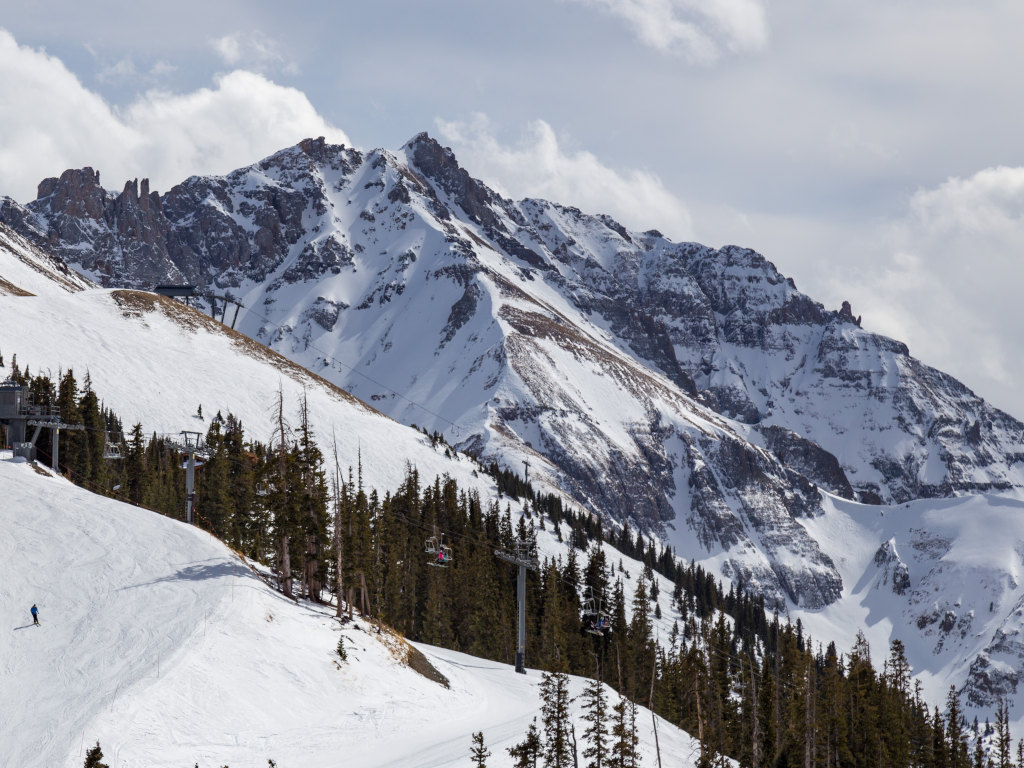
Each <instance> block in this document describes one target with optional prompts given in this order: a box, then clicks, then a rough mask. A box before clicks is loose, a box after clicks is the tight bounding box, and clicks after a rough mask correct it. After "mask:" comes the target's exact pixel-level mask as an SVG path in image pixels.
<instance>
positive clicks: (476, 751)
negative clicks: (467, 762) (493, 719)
mask: <svg viewBox="0 0 1024 768" xmlns="http://www.w3.org/2000/svg"><path fill="white" fill-rule="evenodd" d="M469 754H470V755H471V756H472V758H473V765H475V766H476V768H487V758H488V757H490V756H491V750H489V749H488V748H487V747H485V746H484V733H483V731H477V732H476V733H474V734H473V746H471V747H470V748H469Z"/></svg>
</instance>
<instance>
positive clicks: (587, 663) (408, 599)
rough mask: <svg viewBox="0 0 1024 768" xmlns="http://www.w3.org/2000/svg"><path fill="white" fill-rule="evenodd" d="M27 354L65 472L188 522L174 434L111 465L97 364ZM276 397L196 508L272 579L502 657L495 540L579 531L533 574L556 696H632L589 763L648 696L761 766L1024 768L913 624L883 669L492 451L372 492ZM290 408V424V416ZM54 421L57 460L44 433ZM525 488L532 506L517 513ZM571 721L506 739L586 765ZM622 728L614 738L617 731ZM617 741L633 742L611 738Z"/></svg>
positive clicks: (220, 425) (718, 753) (230, 432)
mask: <svg viewBox="0 0 1024 768" xmlns="http://www.w3.org/2000/svg"><path fill="white" fill-rule="evenodd" d="M12 369H13V373H14V378H15V380H16V381H18V382H19V383H21V384H24V385H26V386H28V387H29V389H30V391H31V393H32V395H33V397H34V399H35V402H36V403H46V404H54V405H57V406H59V407H60V409H61V417H62V419H63V420H64V421H65V422H67V423H76V424H82V425H84V426H86V427H87V429H86V430H84V431H81V432H65V433H63V434H62V436H61V454H60V455H61V464H62V470H64V471H65V472H66V473H67V474H68V476H69V477H70V478H71V479H72V480H74V481H75V482H78V483H79V484H81V485H83V486H85V487H87V488H89V489H90V490H93V491H96V492H101V493H105V494H107V495H111V496H116V497H119V498H121V499H123V500H126V501H128V502H130V503H133V504H137V505H139V506H143V507H146V508H148V509H152V510H154V511H157V512H160V513H162V514H165V515H169V516H171V517H174V518H177V519H183V518H184V510H185V488H184V472H183V471H182V469H181V457H180V456H179V455H178V454H177V452H176V451H175V450H174V449H173V448H172V447H171V446H170V445H169V444H168V443H166V442H165V441H163V440H161V439H160V438H159V437H158V436H156V435H149V436H147V435H146V433H145V431H144V430H143V427H142V425H141V424H135V425H134V426H133V427H132V428H131V429H130V430H128V432H127V434H126V435H125V441H124V447H123V451H122V458H120V459H118V460H115V461H110V460H104V459H103V447H104V441H105V440H106V434H107V433H108V432H114V433H120V432H121V430H122V427H121V423H120V420H119V419H118V417H117V416H116V414H114V413H112V412H111V411H110V410H109V409H107V408H105V407H104V406H103V404H102V401H101V400H100V399H99V397H98V395H97V393H96V392H95V391H94V390H93V388H92V385H91V382H90V380H89V377H88V375H87V376H86V377H85V380H84V382H83V385H82V386H81V387H80V386H79V385H78V383H77V380H76V379H75V376H74V373H73V372H72V371H70V370H69V371H66V372H62V373H61V374H60V375H59V377H58V380H57V381H56V382H53V381H51V380H50V379H49V378H48V377H46V376H42V375H35V376H33V375H31V374H30V373H29V372H28V371H27V370H25V371H19V370H18V368H17V364H16V362H13V365H12ZM275 406H276V413H277V416H276V429H275V437H274V439H272V440H271V441H270V442H269V443H267V444H264V443H261V442H259V441H255V440H252V439H249V438H247V437H246V435H245V432H244V429H243V425H242V423H241V421H240V420H239V419H237V418H236V417H234V416H233V415H232V414H230V413H228V414H227V415H221V414H220V413H218V414H217V415H215V416H214V417H212V418H211V420H210V424H209V426H208V428H207V430H206V435H205V437H206V444H207V449H208V458H207V459H206V460H205V462H204V464H203V466H202V468H201V469H200V470H199V473H198V480H197V497H196V510H197V517H196V520H197V524H199V525H201V526H203V527H205V528H207V529H208V530H210V531H211V532H212V533H214V534H215V535H217V536H218V537H219V538H220V539H222V540H223V541H224V542H225V543H226V544H228V545H229V546H231V547H232V548H234V549H235V550H237V551H238V552H239V553H241V554H243V555H245V556H246V557H248V558H250V559H252V560H255V561H259V562H261V563H264V564H266V565H268V566H269V567H270V568H272V569H273V571H274V573H275V574H276V577H277V587H278V588H279V589H280V590H281V591H282V592H284V593H285V594H287V595H289V596H291V597H293V598H296V599H298V598H304V599H308V600H312V601H315V602H333V603H334V604H335V606H336V610H337V612H338V614H339V615H341V614H342V613H343V612H353V611H359V612H360V613H361V614H363V615H364V616H365V617H366V618H367V619H368V620H371V621H379V622H382V623H384V624H387V625H389V626H390V627H392V628H393V629H395V630H396V631H398V632H400V633H402V634H403V635H405V636H406V637H408V638H410V639H412V640H417V641H422V642H425V643H430V644H433V645H438V646H442V647H445V648H450V649H453V650H457V651H462V652H465V653H469V654H472V655H475V656H479V657H484V658H488V659H493V660H497V661H503V662H508V663H511V662H512V661H513V659H514V657H515V652H516V602H515V579H516V573H515V569H514V568H513V567H512V566H510V565H509V564H507V563H506V562H504V561H502V560H500V559H498V558H497V557H495V556H494V552H495V550H509V549H511V548H512V547H513V546H514V545H515V544H516V543H517V542H525V543H526V546H527V547H528V549H529V550H530V551H531V552H532V553H534V554H536V552H537V536H538V532H541V531H549V532H550V533H551V534H552V535H553V536H555V537H556V538H557V539H558V540H561V541H565V542H566V543H567V547H566V548H565V552H564V554H560V555H558V556H557V557H553V558H552V557H545V558H542V559H541V560H540V561H539V563H538V565H539V567H538V569H537V571H536V572H530V573H529V575H528V579H527V601H526V602H527V661H528V664H529V665H530V666H531V667H535V668H539V669H541V670H544V671H545V672H546V673H548V674H547V675H546V676H545V681H546V682H545V685H546V686H548V687H549V688H550V687H551V686H554V688H553V689H552V690H554V693H553V694H552V695H554V696H556V698H557V697H558V696H561V695H562V694H561V693H560V692H559V690H560V689H559V688H558V686H559V685H562V684H563V683H564V675H567V674H573V675H581V676H584V677H588V678H591V679H592V680H594V681H599V682H604V683H607V684H608V685H609V686H611V687H612V688H613V689H614V690H615V691H617V692H618V693H619V694H620V695H621V697H622V699H621V700H620V703H619V705H614V706H612V707H611V712H609V707H608V706H607V705H606V704H605V703H603V699H602V697H601V696H599V695H598V693H597V691H598V689H599V688H600V686H599V685H598V687H597V688H593V687H588V688H587V692H586V693H585V695H584V699H583V711H584V713H585V717H584V720H585V721H586V722H587V723H588V730H587V731H586V733H584V734H581V737H585V738H581V742H585V745H584V749H585V750H591V751H589V752H587V751H584V753H583V757H584V759H585V760H587V761H588V762H587V763H586V765H587V766H594V767H595V768H601V766H609V767H610V768H620V766H627V765H634V764H635V760H636V755H635V754H634V752H630V751H629V750H628V749H626V746H624V745H626V744H627V742H629V739H630V738H634V739H635V728H636V723H635V720H636V712H635V708H634V709H630V707H631V706H633V705H634V704H635V703H639V704H643V705H646V706H649V707H651V708H652V709H653V710H654V711H656V712H657V713H658V714H659V715H661V716H662V717H664V718H665V719H666V720H668V721H669V722H671V723H673V724H675V725H678V726H680V727H681V728H683V729H684V730H686V731H688V732H689V733H691V734H695V735H696V736H697V737H698V739H699V743H700V756H699V765H701V766H715V765H725V758H726V757H729V758H732V759H734V760H736V761H737V762H738V763H739V764H740V765H742V766H750V767H751V768H765V767H766V766H778V767H779V768H790V767H792V768H812V767H816V766H821V767H822V768H833V767H836V768H838V767H843V768H846V767H849V768H862V767H863V768H867V767H868V766H893V767H895V768H903V767H906V768H910V767H911V766H914V767H916V768H987V766H996V768H1010V766H1013V765H1016V766H1020V768H1024V743H1022V742H1018V743H1017V745H1016V749H1015V750H1014V745H1013V743H1012V740H1011V737H1010V734H1009V727H1008V719H1009V715H1008V709H1007V705H1006V702H1005V701H1001V702H1000V704H999V709H998V711H997V713H996V716H997V724H996V728H995V729H994V730H993V731H992V734H991V735H990V736H989V738H988V739H987V741H986V740H984V739H982V738H979V737H978V736H979V735H980V732H979V731H978V728H977V726H976V725H975V727H974V728H972V727H970V726H968V725H967V723H966V722H965V721H964V719H963V712H962V708H961V705H960V700H959V695H958V693H957V691H956V690H955V689H951V690H950V691H949V695H948V697H947V700H946V701H945V702H944V703H943V704H944V706H943V707H942V708H941V709H940V708H939V707H938V706H933V705H932V706H930V705H929V703H927V702H925V701H924V700H923V699H922V695H921V690H920V685H919V683H913V682H912V680H911V676H910V672H911V670H910V667H909V664H908V662H907V659H906V656H905V652H904V647H903V645H902V643H901V642H900V641H899V640H894V641H893V642H892V643H891V645H890V647H889V648H888V649H887V655H886V657H885V658H884V661H883V663H882V666H881V671H878V670H876V668H875V666H874V664H873V662H872V657H871V649H870V647H869V646H868V643H867V641H866V640H865V639H864V637H863V635H859V636H858V638H857V641H856V642H855V644H854V646H853V647H852V648H851V649H849V651H847V652H846V653H842V652H840V650H839V649H837V648H836V646H835V644H834V643H829V644H828V645H827V646H825V647H822V646H821V644H815V643H814V642H813V641H812V639H811V638H809V637H806V636H805V634H804V632H803V628H802V625H801V623H800V622H799V621H797V622H795V623H791V622H789V621H788V619H785V618H783V617H780V616H779V614H778V612H777V611H775V612H774V613H773V614H772V615H769V614H768V612H767V611H766V608H765V605H764V602H763V599H762V598H760V597H759V596H756V595H753V594H752V593H750V592H749V591H748V590H747V589H745V588H744V586H743V585H742V583H738V584H734V585H733V586H732V587H730V589H729V590H728V591H725V590H723V588H722V586H721V584H720V583H719V582H718V581H717V580H716V579H715V578H714V576H713V575H711V574H709V573H707V572H706V571H704V570H703V569H702V568H701V567H700V566H698V565H696V564H694V563H693V562H691V563H689V564H688V565H687V564H684V563H682V562H680V561H679V560H678V558H676V557H675V554H674V553H673V552H672V551H671V549H670V548H667V547H659V546H658V545H657V544H656V543H655V542H654V541H653V539H651V538H650V537H645V536H644V535H643V534H642V532H640V531H635V532H634V531H631V530H630V528H629V526H621V527H615V528H612V529H607V530H606V527H605V524H604V523H603V522H602V521H601V520H600V519H599V518H597V517H596V516H593V515H589V514H587V513H585V512H580V511H575V510H569V509H566V508H564V506H563V504H562V501H561V499H560V498H558V497H555V496H550V495H543V494H539V493H536V492H535V490H534V489H533V488H532V487H531V486H530V485H529V483H527V482H526V481H525V480H523V479H522V478H519V477H518V476H517V475H515V473H512V472H510V471H508V470H505V469H502V468H500V467H498V466H497V465H496V464H490V465H483V464H481V465H479V471H480V472H482V473H487V474H490V476H492V477H493V478H494V480H495V483H496V486H497V488H496V493H495V495H494V496H493V497H490V498H482V497H481V496H480V494H479V492H478V491H477V490H476V489H466V488H460V486H459V485H458V483H457V482H456V481H455V480H454V479H452V478H451V477H448V476H440V477H435V478H432V479H429V480H426V479H424V478H421V477H420V474H419V472H418V471H417V470H416V468H415V467H413V466H411V465H410V466H408V468H407V472H406V476H405V479H404V480H403V482H402V483H401V485H399V486H398V487H397V488H394V489H391V490H388V491H385V492H383V494H381V492H380V491H378V490H377V489H367V488H366V487H365V485H364V482H363V477H362V476H363V467H362V465H361V463H360V465H359V466H357V467H354V468H346V469H345V470H344V471H342V469H341V468H340V467H339V466H338V465H337V464H336V463H335V464H334V466H333V467H329V466H328V462H327V461H326V459H325V456H324V454H323V452H322V450H321V448H320V447H319V446H318V445H317V443H316V440H315V439H314V437H313V435H314V426H313V425H312V424H311V423H310V420H309V412H308V409H307V408H306V405H305V402H304V401H303V402H299V403H297V404H293V406H292V408H289V407H288V406H287V404H285V403H284V401H283V398H282V396H281V395H278V399H277V402H276V403H275ZM292 409H294V411H295V415H296V420H297V426H295V427H294V428H293V427H290V426H289V425H288V419H287V418H286V412H287V411H290V410H292ZM289 415H290V414H289ZM41 438H42V439H41V441H40V443H39V450H40V452H41V453H42V454H44V455H45V454H47V452H48V450H49V446H48V442H47V441H48V439H49V436H48V431H44V433H43V435H42V436H41ZM433 442H434V444H435V448H436V449H437V450H441V449H442V448H443V449H444V451H445V452H446V453H448V454H449V455H451V448H450V446H447V445H446V444H445V443H444V440H443V438H442V437H440V436H435V438H434V439H433ZM510 499H515V500H516V502H517V507H519V508H520V509H521V514H519V513H518V510H517V513H516V514H513V511H512V505H511V503H510ZM441 534H443V535H444V537H445V541H447V542H448V543H449V544H450V545H451V547H452V552H453V555H454V556H453V558H452V560H451V561H450V562H449V563H448V564H446V565H445V566H444V567H437V564H436V562H435V560H434V558H433V556H432V555H431V554H430V553H428V552H426V551H425V550H426V547H425V542H426V541H427V540H428V539H430V538H436V537H439V536H440V535H441ZM624 557H626V558H630V559H634V560H636V561H638V562H639V563H641V564H642V570H641V572H639V573H637V574H636V575H635V576H634V575H631V572H630V571H629V570H627V569H626V568H625V567H624V564H623V558H624ZM662 579H664V580H667V581H666V582H665V583H668V584H670V585H671V590H672V592H671V596H666V597H667V598H668V599H667V600H666V601H665V602H667V603H668V604H669V606H670V607H669V609H668V611H669V616H663V613H662V607H661V604H662V601H661V599H660V598H661V591H662V589H663V587H662V586H661V584H662V583H663V582H662ZM585 594H590V595H596V596H598V599H599V600H600V612H601V613H602V614H603V615H604V616H605V617H606V618H607V620H608V624H609V630H610V631H608V632H607V633H605V634H603V635H602V634H599V635H595V634H592V633H591V632H588V631H586V630H587V628H588V626H587V617H586V616H585V615H584V609H585V605H584V595H585ZM659 619H664V620H665V621H666V622H667V621H668V620H669V619H671V630H670V632H669V635H668V637H667V638H663V637H659V636H658V630H657V626H658V620H659ZM559 681H562V682H559ZM595 685H597V684H596V683H595ZM545 701H547V699H545ZM623 702H628V704H627V703H623ZM545 706H548V704H546V705H545ZM615 706H621V707H622V711H619V710H617V709H615ZM551 711H554V712H564V711H566V710H565V708H563V707H560V705H559V706H556V707H554V709H553V710H551ZM598 712H600V713H601V714H597V713H598ZM542 714H543V713H542ZM545 717H547V715H545ZM587 718H592V719H593V718H597V719H598V720H600V722H601V724H600V725H595V724H594V722H592V720H588V719H587ZM615 718H619V719H618V720H616V719H615ZM542 719H543V718H542ZM557 719H558V718H557V717H555V720H557ZM566 722H567V721H566ZM566 722H562V723H561V725H559V724H558V723H557V722H554V721H552V723H544V724H543V727H542V728H541V729H540V730H538V729H536V728H535V727H534V729H533V731H534V732H533V733H532V734H531V733H528V734H526V735H525V736H524V741H523V742H522V743H521V744H520V745H517V749H519V751H518V752H516V753H515V754H514V755H513V757H514V758H515V759H516V760H518V761H519V762H517V765H521V766H527V765H530V766H534V765H545V766H567V765H570V763H569V762H566V760H568V759H570V756H571V757H572V759H573V760H574V761H576V760H577V759H578V756H577V753H576V751H575V749H576V747H575V744H576V736H575V733H574V732H572V733H571V742H572V744H573V748H572V750H569V748H568V747H567V746H566V744H568V743H569V742H568V741H566V738H567V737H566V736H565V733H566V731H565V730H564V729H565V728H567V727H570V728H571V726H568V725H566ZM616 723H618V724H617V725H616ZM630 723H631V725H630ZM627 726H628V727H627ZM614 728H618V729H619V730H618V731H616V732H615V734H617V735H614V734H613V736H610V737H609V740H608V741H606V740H605V739H604V736H602V735H601V734H603V733H605V730H604V729H614ZM623 729H626V730H623ZM630 729H632V730H630ZM630 733H632V737H630V735H629V734H630ZM972 736H974V737H975V738H974V739H973V741H974V748H973V750H972V749H970V748H969V744H970V743H971V738H970V737H972ZM551 739H554V740H555V741H554V742H552V741H551ZM595 739H596V740H595ZM983 741H986V743H987V744H988V745H989V748H987V749H985V748H983ZM612 743H614V744H618V745H619V746H618V747H616V748H615V749H617V750H618V752H614V750H611V751H608V750H606V746H607V745H608V744H612ZM524 744H528V745H531V746H523V745H524ZM481 748H482V742H481ZM520 748H521V749H520ZM608 749H609V750H610V749H611V748H608ZM593 750H597V751H596V752H595V751H593ZM624 750H625V751H624ZM1013 752H1015V754H1011V753H1013ZM627 753H628V754H627ZM630 755H632V757H630ZM538 761H539V762H538ZM630 761H633V762H630ZM571 764H573V765H576V762H573V763H571Z"/></svg>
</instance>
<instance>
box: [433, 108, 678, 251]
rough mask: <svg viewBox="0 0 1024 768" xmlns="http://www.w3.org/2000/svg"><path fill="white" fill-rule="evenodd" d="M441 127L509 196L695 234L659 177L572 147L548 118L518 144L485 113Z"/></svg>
mask: <svg viewBox="0 0 1024 768" xmlns="http://www.w3.org/2000/svg"><path fill="white" fill-rule="evenodd" d="M437 125H438V131H439V132H440V134H441V137H442V139H443V140H444V141H445V142H446V143H448V144H450V145H451V147H452V149H453V150H454V152H455V154H456V156H457V157H458V159H459V163H460V164H461V165H462V166H463V167H464V168H466V169H467V170H468V171H469V173H470V174H471V175H473V176H475V177H477V178H479V179H482V180H483V181H484V182H486V183H487V184H488V185H489V186H491V187H493V188H494V189H496V190H497V191H499V192H501V193H502V194H503V195H505V196H507V197H512V198H516V199H518V198H524V197H538V198H542V199H545V200H551V201H554V202H558V203H562V204H564V205H573V206H576V207H577V208H580V209H581V210H583V211H584V212H586V213H593V214H597V213H606V214H609V215H610V216H612V217H613V218H615V219H617V220H618V221H620V222H621V223H622V224H624V225H625V226H627V227H629V228H630V229H634V230H646V229H652V228H655V229H658V230H660V231H662V232H663V233H664V234H665V235H667V236H669V237H672V238H673V239H676V240H686V239H689V238H690V237H691V232H692V223H691V219H690V213H689V210H688V209H687V207H686V205H684V203H683V202H682V201H681V200H679V199H678V198H677V197H676V196H675V195H673V194H672V193H671V192H670V191H669V190H668V189H666V187H665V185H664V184H662V182H661V180H660V179H659V178H658V177H657V176H656V175H654V174H653V173H649V172H647V171H642V170H635V169H634V170H626V171H617V170H615V169H612V168H609V167H608V166H606V165H604V164H603V163H601V161H600V160H598V158H597V157H595V156H594V155H593V154H592V153H590V152H586V151H582V150H580V151H575V152H573V151H567V150H566V149H564V148H563V147H562V146H561V144H560V143H559V140H558V137H557V136H556V135H555V132H554V130H553V129H552V128H551V126H550V125H548V124H547V123H546V122H544V121H543V120H536V121H534V122H532V123H530V125H529V126H528V127H527V130H526V131H525V133H524V135H523V136H522V138H521V139H520V141H518V142H517V143H516V144H515V145H506V144H502V143H501V142H500V141H499V140H498V139H497V138H496V137H495V136H494V133H493V130H492V126H491V124H490V122H489V121H488V119H487V118H486V117H485V116H483V115H477V116H476V117H475V118H474V119H473V120H472V121H470V122H458V121H452V122H446V121H443V120H438V121H437Z"/></svg>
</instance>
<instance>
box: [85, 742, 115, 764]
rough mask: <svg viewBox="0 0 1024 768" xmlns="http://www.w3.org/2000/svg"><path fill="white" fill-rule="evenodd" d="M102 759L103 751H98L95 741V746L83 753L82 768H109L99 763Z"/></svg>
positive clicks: (97, 744) (97, 743) (98, 744)
mask: <svg viewBox="0 0 1024 768" xmlns="http://www.w3.org/2000/svg"><path fill="white" fill-rule="evenodd" d="M102 759H103V750H102V749H100V743H99V742H98V741H97V742H96V746H95V747H92V748H90V749H89V751H88V752H86V753H85V763H83V764H82V768H110V766H108V765H107V764H106V763H103V762H100V761H101V760H102Z"/></svg>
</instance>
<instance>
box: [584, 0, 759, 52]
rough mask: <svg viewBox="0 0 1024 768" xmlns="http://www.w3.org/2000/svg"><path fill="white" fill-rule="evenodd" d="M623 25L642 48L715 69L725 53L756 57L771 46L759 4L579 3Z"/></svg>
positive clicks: (724, 0) (745, 0)
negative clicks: (610, 16)
mask: <svg viewBox="0 0 1024 768" xmlns="http://www.w3.org/2000/svg"><path fill="white" fill-rule="evenodd" d="M575 2H580V3H584V4H585V5H589V6H592V7H595V8H600V9H602V10H604V11H606V12H608V13H611V14H613V15H614V16H617V17H619V18H620V19H622V20H624V21H625V22H626V23H627V24H629V26H630V27H631V28H632V30H633V33H634V34H635V35H636V36H637V37H638V38H639V39H640V41H641V42H642V43H644V44H645V45H648V46H650V47H652V48H655V49H657V50H659V51H664V52H672V53H682V54H684V55H685V56H687V57H689V58H690V59H691V60H693V61H696V62H700V63H710V62H713V61H715V60H716V59H718V58H719V57H720V56H721V55H722V52H723V50H727V51H730V52H735V53H742V52H750V51H757V50H760V49H762V48H764V46H765V44H766V43H767V41H768V20H767V17H766V14H765V9H764V5H763V4H762V2H761V1H760V0H575Z"/></svg>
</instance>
